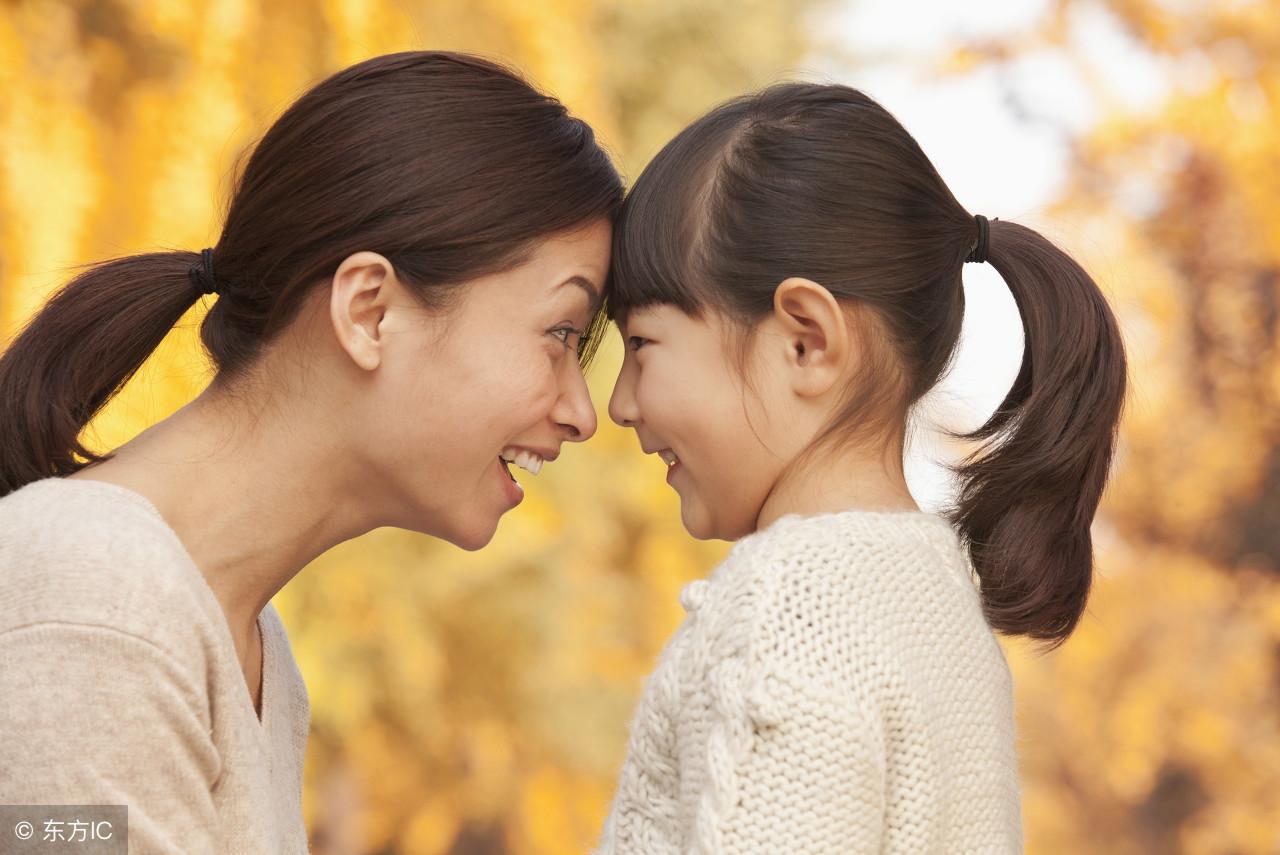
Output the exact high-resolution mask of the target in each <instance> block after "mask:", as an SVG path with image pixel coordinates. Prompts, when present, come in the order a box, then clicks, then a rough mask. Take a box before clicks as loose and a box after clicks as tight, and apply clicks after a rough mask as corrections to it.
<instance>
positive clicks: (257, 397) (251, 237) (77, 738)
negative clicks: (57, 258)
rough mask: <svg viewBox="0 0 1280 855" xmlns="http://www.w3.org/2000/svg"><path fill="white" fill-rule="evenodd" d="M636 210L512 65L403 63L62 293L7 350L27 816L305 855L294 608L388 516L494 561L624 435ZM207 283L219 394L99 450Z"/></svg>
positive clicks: (340, 79)
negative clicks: (187, 222)
mask: <svg viewBox="0 0 1280 855" xmlns="http://www.w3.org/2000/svg"><path fill="white" fill-rule="evenodd" d="M621 196H622V186H621V181H620V179H619V177H618V175H617V173H616V171H615V170H614V168H613V167H612V165H611V163H610V161H609V158H608V157H607V155H606V154H605V153H604V152H603V151H602V150H601V148H600V147H599V146H598V145H597V144H596V142H595V140H594V137H593V135H592V132H591V130H590V128H589V127H588V126H587V125H586V124H584V123H583V122H581V121H580V120H578V119H575V118H572V117H570V116H569V115H568V114H567V113H566V111H565V109H564V107H563V106H562V105H560V104H559V103H558V102H557V101H555V100H554V99H552V98H549V97H547V96H545V95H542V94H539V93H538V92H536V91H534V90H533V89H532V88H530V87H529V86H528V85H527V84H526V83H524V82H523V81H522V80H521V79H519V77H517V76H516V75H515V74H513V73H512V72H510V71H508V70H506V69H503V68H500V67H498V66H495V65H493V64H491V63H489V62H486V61H483V60H480V59H476V58H473V57H468V56H462V55H457V54H448V53H436V52H414V53H403V54H397V55H391V56H384V57H379V58H376V59H372V60H369V61H367V62H364V63H361V64H359V65H356V66H354V67H352V68H349V69H346V70H344V71H342V72H339V73H338V74H336V75H334V76H333V77H331V78H329V79H328V80H326V81H324V82H323V83H321V84H319V85H318V86H316V87H315V88H314V89H312V90H311V91H309V92H307V93H306V94H304V95H303V96H302V97H301V98H300V99H299V100H298V101H297V102H296V103H295V104H294V105H293V106H291V107H290V108H289V109H288V110H287V111H286V112H285V113H284V115H283V116H281V118H280V119H279V120H278V121H277V122H276V123H275V124H274V125H273V126H272V127H271V128H270V129H269V130H268V131H267V133H266V135H265V136H264V137H263V139H262V140H261V142H260V143H259V144H258V146H257V147H256V149H255V151H254V153H253V154H252V156H251V158H250V160H249V161H248V163H247V166H246V167H245V170H244V174H243V176H242V177H241V179H240V181H239V184H238V187H237V190H236V192H235V194H234V198H233V199H232V201H231V205H230V207H229V210H228V213H227V218H226V223H225V225H224V226H223V229H222V232H221V237H220V238H219V240H218V242H217V244H216V246H214V247H212V248H210V249H207V250H205V251H203V252H201V253H193V252H160V253H150V254H145V255H139V256H133V257H128V258H122V259H117V260H114V261H110V262H107V263H105V264H102V265H100V266H97V267H94V268H92V269H90V270H88V271H87V272H85V273H82V274H81V275H80V276H78V277H77V278H76V279H74V280H73V281H72V282H71V283H69V284H68V285H67V286H66V288H65V289H63V290H62V291H61V292H60V293H58V294H57V295H56V296H55V297H54V298H53V299H52V300H51V301H50V302H49V304H48V306H46V307H45V308H44V309H43V311H41V312H40V313H39V314H38V315H37V316H36V317H35V318H34V319H33V320H32V321H31V323H30V324H29V325H28V326H27V327H26V329H25V330H24V331H23V332H22V333H21V335H20V336H19V337H18V338H17V339H16V340H15V341H14V342H13V343H12V344H11V346H10V347H9V348H8V350H7V352H6V353H5V354H4V356H3V358H2V359H0V440H2V442H0V495H5V498H3V499H0V662H3V663H4V666H3V669H0V721H2V722H3V728H4V733H3V738H0V769H3V770H4V775H3V776H0V802H3V803H27V804H39V803H80V804H86V803H114V804H122V803H123V804H128V805H129V824H130V832H131V843H132V845H133V846H134V847H136V850H135V851H146V852H170V851H172V852H213V851H219V852H233V851H234V852H303V851H305V850H306V847H307V842H306V835H305V831H304V828H303V824H302V819H301V812H300V792H301V769H302V759H303V753H304V748H305V742H306V734H307V723H308V704H307V695H306V690H305V687H304V686H303V685H302V682H301V678H300V676H299V674H298V671H297V667H296V665H295V664H294V661H293V658H292V655H291V653H290V650H289V645H288V640H287V638H286V636H285V634H284V630H283V628H282V626H281V624H280V621H279V618H278V616H277V615H276V613H275V611H274V610H273V609H272V607H271V606H270V605H269V601H270V600H271V598H272V597H273V596H274V595H275V594H276V592H278V591H279V590H280V589H281V588H282V587H284V585H285V584H287V583H288V582H289V581H290V580H291V579H292V578H293V577H294V576H295V575H296V574H297V573H298V571H299V570H300V569H301V568H302V567H303V566H305V565H306V564H307V563H308V562H309V561H310V560H311V559H313V558H315V557H316V556H317V555H319V554H320V553H322V552H324V551H325V550H326V549H328V548H329V547H331V546H333V545H335V544H337V543H340V542H342V541H344V540H347V539H349V538H352V537H356V536H358V535H360V534H362V533H364V532H367V531H369V530H371V529H374V528H378V527H379V526H388V525H389V526H397V527H400V528H406V529H411V530H414V531H419V532H423V533H425V534H430V535H433V536H436V537H439V538H442V539H445V540H448V541H450V542H452V543H454V544H457V545H458V546H461V547H463V548H465V549H478V548H480V547H481V546H483V545H484V544H485V543H487V542H488V541H489V539H490V538H491V537H492V535H493V532H494V529H495V527H496V525H497V523H498V519H499V517H501V516H502V515H503V514H504V513H505V512H506V511H508V510H510V509H511V508H513V507H514V506H515V505H517V504H518V503H519V501H520V496H521V489H520V487H519V485H518V484H517V483H516V482H515V479H514V478H513V477H512V476H511V474H510V465H511V463H512V462H514V463H516V464H517V465H519V466H520V467H522V468H524V469H527V470H530V471H531V472H536V471H537V470H538V468H540V467H541V465H542V464H543V463H545V462H550V461H551V460H554V459H555V457H556V455H557V454H558V453H559V450H560V447H561V444H562V443H564V442H565V441H571V442H580V441H582V440H585V439H587V438H588V437H590V436H591V435H592V433H593V432H594V431H595V427H596V424H595V416H594V411H593V409H592V406H591V402H590V399H589V397H588V394H587V389H586V386H585V383H584V381H583V377H582V371H581V367H580V360H583V359H585V358H586V357H587V356H588V355H589V352H590V348H589V346H588V340H589V332H590V330H592V329H593V328H594V327H595V326H596V325H597V324H598V323H599V322H600V316H599V313H598V309H599V295H600V291H601V288H602V286H603V283H604V278H605V275H606V272H607V269H608V264H609V232H610V228H611V222H612V219H613V217H614V214H615V212H616V210H617V208H618V206H619V204H620V202H621ZM202 294H213V295H216V296H215V299H214V301H213V305H212V308H211V309H210V310H209V313H208V315H207V317H206V318H205V320H204V323H203V326H202V329H201V337H202V340H203V343H204V346H205V348H206V350H207V351H208V353H209V355H210V357H211V358H212V360H213V362H214V365H215V367H216V369H217V371H216V376H215V378H214V380H213V382H212V383H211V384H210V386H209V387H208V388H207V389H206V390H205V391H204V392H203V393H202V394H201V395H200V396H199V397H198V398H197V399H196V400H195V401H193V402H192V403H190V404H188V405H187V406H186V407H184V408H182V409H181V410H179V411H178V412H177V413H175V414H174V415H172V416H171V417H169V418H167V419H165V420H164V421H162V422H160V423H159V424H157V425H155V426H153V427H151V428H150V429H148V430H146V431H144V432H143V433H142V434H140V435H139V436H138V437H136V438H135V439H133V440H132V441H130V442H128V443H126V444H125V445H123V446H121V447H120V448H118V449H116V450H115V451H114V452H113V453H111V454H109V455H104V456H101V457H99V456H97V455H94V454H92V453H91V452H89V451H88V450H87V449H85V448H84V447H83V446H82V445H81V444H80V442H79V440H78V436H79V433H80V431H81V430H82V428H83V427H84V426H85V424H86V423H87V422H88V421H89V420H90V418H91V417H92V416H93V415H94V414H95V413H97V412H98V411H99V410H100V409H101V408H102V406H103V405H104V404H105V403H106V402H107V401H108V400H109V399H110V398H111V396H112V395H113V394H114V393H115V392H116V391H117V390H118V389H119V388H120V386H121V385H123V384H124V382H125V381H126V380H128V378H129V377H131V376H132V375H133V374H134V372H135V371H136V370H137V368H138V366H139V365H140V364H141V363H142V362H143V360H144V359H145V358H146V357H147V356H148V355H149V354H150V353H151V352H152V350H153V349H154V348H155V346H156V345H157V344H158V343H159V342H160V340H161V339H162V338H163V337H164V336H165V334H166V333H167V332H168V331H169V329H170V328H171V327H172V325H173V324H174V323H175V322H176V321H177V320H178V319H179V318H180V317H181V316H182V315H183V314H184V313H185V312H186V311H187V310H188V309H189V308H190V307H191V306H192V304H193V303H194V302H195V301H196V300H197V299H200V298H201V295H202ZM19 736H20V738H18V737H19Z"/></svg>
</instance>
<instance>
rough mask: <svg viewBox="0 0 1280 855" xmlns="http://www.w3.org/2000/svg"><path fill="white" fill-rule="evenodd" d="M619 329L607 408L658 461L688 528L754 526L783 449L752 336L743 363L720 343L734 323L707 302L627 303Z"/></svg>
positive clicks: (737, 531)
mask: <svg viewBox="0 0 1280 855" xmlns="http://www.w3.org/2000/svg"><path fill="white" fill-rule="evenodd" d="M620 331H621V333H622V337H623V342H624V344H625V348H626V349H625V355H624V357H623V362H622V371H621V373H620V374H619V375H618V382H617V385H616V386H615V387H614V390H613V397H612V398H611V399H610V401H609V416H610V418H612V419H613V420H614V421H615V422H617V423H618V424H619V425H622V426H623V427H630V428H634V429H635V431H636V435H637V437H638V438H639V439H640V446H641V448H643V449H644V451H645V453H646V454H657V455H659V456H660V457H661V458H662V460H663V462H664V463H666V464H667V482H668V483H669V484H671V486H672V487H674V488H675V490H676V492H677V493H679V494H680V516H681V519H682V521H683V522H684V526H685V528H686V529H688V531H689V533H690V534H692V535H693V536H694V537H697V538H701V539H708V538H720V539H723V540H736V539H737V538H739V537H742V536H743V535H745V534H748V533H750V532H752V531H754V530H755V526H756V518H757V516H758V514H759V512H760V508H761V506H762V505H763V504H764V502H765V499H766V498H767V497H768V495H769V492H770V491H771V490H772V488H773V486H774V484H775V483H776V482H777V480H778V478H779V477H780V475H781V474H782V471H783V468H784V466H785V463H786V458H787V457H789V456H790V454H791V448H790V446H791V443H790V442H788V441H787V440H786V439H785V438H784V437H783V436H782V435H781V434H780V431H781V432H783V433H785V427H786V423H787V414H786V413H785V412H767V411H766V408H765V407H764V406H762V404H761V401H762V400H784V399H783V398H778V397H775V396H773V395H772V392H773V387H775V386H777V385H778V382H779V381H778V378H777V377H776V376H775V374H774V372H772V371H770V370H769V366H768V365H767V364H766V362H767V360H763V359H761V358H760V351H761V347H759V343H760V342H759V337H757V339H756V341H755V342H754V343H753V344H752V346H751V347H750V348H749V350H748V354H747V366H746V368H747V371H746V372H744V371H743V366H742V365H740V364H739V362H738V361H737V360H736V359H735V358H734V357H733V356H732V355H731V350H730V347H729V342H730V341H731V340H732V337H733V336H734V335H735V334H736V331H734V330H731V329H729V327H728V324H727V322H726V321H725V320H724V319H722V318H720V317H719V316H718V315H717V314H716V313H715V312H713V311H708V312H706V313H705V316H704V318H692V317H690V316H689V315H686V314H685V313H684V312H683V311H681V310H680V309H677V308H675V307H673V306H666V305H655V306H648V307H645V308H641V309H634V310H632V311H631V312H630V313H629V314H628V315H627V318H626V321H625V322H624V323H623V324H622V325H621V326H620ZM765 349H767V347H766V348H765ZM744 373H745V374H746V375H747V376H750V377H752V384H751V388H750V389H747V388H746V387H745V384H744V381H743V380H742V377H743V375H744Z"/></svg>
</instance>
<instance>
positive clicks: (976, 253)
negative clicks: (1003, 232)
mask: <svg viewBox="0 0 1280 855" xmlns="http://www.w3.org/2000/svg"><path fill="white" fill-rule="evenodd" d="M974 219H975V220H976V221H977V223H978V242H977V243H976V244H974V246H973V249H971V250H969V257H968V258H966V259H965V262H966V263H967V262H970V261H972V262H975V263H976V264H985V263H986V261H987V244H988V242H989V241H990V239H991V227H990V225H989V224H988V223H987V218H986V217H984V216H982V215H981V214H978V215H977V216H976V217H974ZM996 219H997V220H998V219H1000V218H999V217H996Z"/></svg>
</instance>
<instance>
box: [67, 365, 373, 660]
mask: <svg viewBox="0 0 1280 855" xmlns="http://www.w3.org/2000/svg"><path fill="white" fill-rule="evenodd" d="M299 406H300V407H305V406H306V404H305V403H303V404H299ZM246 409H247V404H246V403H245V401H244V400H243V399H241V398H238V397H237V396H233V395H227V394H223V393H220V392H218V391H217V390H215V389H214V387H210V388H209V389H206V390H205V392H204V393H203V394H201V395H200V396H199V397H198V398H196V400H194V401H192V402H191V403H190V404H187V405H186V406H185V407H183V408H182V409H180V410H178V411H177V412H176V413H174V414H173V415H172V416H170V417H169V418H167V419H165V420H163V421H161V422H159V423H158V424H156V425H153V426H152V427H150V428H148V429H147V430H145V431H143V432H142V433H140V434H139V435H138V436H136V437H135V438H134V439H132V440H131V441H129V442H128V443H126V444H124V445H123V446H121V447H120V448H118V449H116V451H115V452H114V454H113V456H112V458H111V459H109V460H107V461H104V462H102V463H99V464H95V465H93V466H89V467H87V468H85V469H83V470H81V471H80V472H79V473H77V474H76V475H73V476H71V477H73V478H87V479H94V480H100V481H108V482H111V483H115V484H118V485H120V486H123V487H127V488H129V489H131V490H134V491H135V492H137V493H140V494H142V495H143V496H145V497H146V498H148V499H149V500H150V501H151V502H152V504H154V505H155V506H156V509H157V510H159V511H160V514H161V516H163V517H164V519H165V521H166V522H167V523H168V524H169V526H170V527H171V528H172V529H173V530H174V531H175V532H176V533H177V535H178V537H179V539H180V540H181V541H182V543H183V545H184V546H185V547H186V549H187V551H188V553H190V555H191V558H192V560H193V561H194V562H195V564H196V567H197V568H198V569H199V570H200V572H201V574H202V575H203V576H204V577H205V580H206V581H207V582H208V584H209V587H210V588H211V589H212V590H213V592H214V595H215V596H216V597H217V599H218V602H219V603H220V605H221V606H222V609H223V611H224V612H225V614H226V616H227V623H228V625H229V626H230V628H231V634H232V638H233V639H234V641H235V642H236V647H237V649H238V650H239V651H241V652H242V653H244V651H246V650H248V649H249V648H251V647H252V646H253V643H254V639H255V637H256V633H257V629H256V623H257V618H258V615H259V613H260V612H261V611H262V609H263V608H264V607H265V606H266V604H267V603H268V602H269V601H270V600H271V598H272V597H273V596H275V594H276V593H277V592H278V591H279V590H280V589H281V588H282V587H284V585H285V584H286V583H287V582H288V581H289V580H290V579H292V578H293V577H294V576H295V575H296V574H297V573H298V572H299V571H300V570H301V569H302V568H303V567H304V566H306V564H307V563H309V562H310V561H311V560H312V559H314V558H315V557H316V556H317V555H319V554H320V553H322V552H324V551H325V550H327V549H328V548H330V547H331V546H333V545H335V544H337V543H340V542H342V541H344V540H348V539H350V538H352V537H355V536H357V535H359V534H362V533H363V532H365V531H368V530H369V529H370V528H373V527H375V524H374V522H373V520H371V519H368V518H365V517H364V516H362V513H361V511H360V509H361V507H362V505H363V504H364V503H362V502H361V501H359V497H358V496H357V495H353V492H352V490H351V489H350V487H349V485H350V484H352V483H358V479H353V478H349V477H347V475H346V474H345V473H344V468H343V457H344V456H343V455H342V454H341V453H340V450H339V449H336V448H331V447H330V445H329V443H327V442H326V440H325V438H324V436H323V433H324V432H323V430H321V429H320V428H319V425H320V424H323V422H322V421H321V420H319V419H313V418H312V417H313V416H316V415H318V414H308V413H306V412H300V411H299V410H298V409H295V408H287V411H288V413H289V415H288V417H287V418H285V417H283V416H282V415H277V414H281V413H282V411H285V410H286V408H283V407H279V406H270V407H260V408H257V410H256V412H253V413H249V412H246Z"/></svg>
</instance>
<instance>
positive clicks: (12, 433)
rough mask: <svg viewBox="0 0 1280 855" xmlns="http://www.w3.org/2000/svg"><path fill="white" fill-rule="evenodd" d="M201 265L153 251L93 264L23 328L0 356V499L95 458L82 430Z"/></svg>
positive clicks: (185, 296) (193, 289) (194, 290)
mask: <svg viewBox="0 0 1280 855" xmlns="http://www.w3.org/2000/svg"><path fill="white" fill-rule="evenodd" d="M201 263H202V258H201V256H200V255H199V254H197V253H192V252H155V253H147V254H144V255H133V256H127V257H124V258H118V259H114V260H111V261H107V262H104V263H102V264H98V265H95V266H93V267H90V268H89V269H87V270H85V271H84V272H83V273H81V274H80V275H79V276H77V277H76V278H75V279H73V280H71V281H70V282H69V283H67V284H66V285H65V286H63V288H62V289H61V290H60V291H58V293H57V294H55V295H54V297H53V298H52V299H51V300H50V301H49V302H48V304H46V305H45V306H44V308H43V309H41V311H40V312H39V313H38V314H36V315H35V317H33V318H32V319H31V321H30V322H28V323H27V325H26V327H25V328H24V329H23V330H22V331H21V333H19V334H18V336H17V337H16V338H15V339H14V340H13V341H12V342H11V343H10V344H9V346H8V348H7V349H6V350H5V351H4V353H3V355H2V356H0V437H3V439H4V441H3V442H2V443H0V496H4V495H8V494H9V493H11V492H13V491H14V490H17V489H18V488H20V487H22V486H23V485H25V484H28V483H30V482H32V481H36V480H39V479H41V478H46V477H49V476H54V475H69V474H71V473H73V472H75V471H76V470H78V469H82V468H83V467H84V466H86V465H88V463H90V462H93V461H96V460H99V459H100V456H99V455H96V454H94V453H93V452H91V451H89V450H88V449H86V448H85V447H84V446H83V445H82V444H81V443H80V433H81V431H82V430H83V429H84V427H85V425H86V424H88V422H89V421H90V419H92V418H93V417H94V416H95V415H96V414H97V413H98V411H99V410H101V409H102V407H103V406H104V405H105V404H106V403H107V401H109V400H110V399H111V397H112V396H113V395H115V394H116V392H118V391H119V390H120V388H121V387H122V386H123V385H124V384H125V383H126V382H127V381H128V380H129V378H131V377H132V376H133V375H134V373H135V372H136V371H137V370H138V368H139V367H140V366H141V365H142V363H143V362H144V361H145V360H146V358H147V357H148V356H150V355H151V353H152V351H154V350H155V349H156V347H157V346H158V345H159V344H160V341H161V340H162V339H163V338H164V337H165V335H166V334H168V332H169V331H170V330H171V329H172V328H173V325H174V324H176V323H177V322H178V319H179V318H181V317H182V316H183V314H185V313H186V311H187V310H188V309H190V308H191V306H192V305H193V304H194V303H195V301H196V300H197V299H198V298H199V297H200V295H201V291H202V290H203V289H202V288H201V287H199V282H200V276H199V275H198V274H202V273H203V272H204V271H203V268H202V267H201ZM193 270H195V271H196V273H197V275H193V274H192V271H193ZM77 458H80V459H77Z"/></svg>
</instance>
